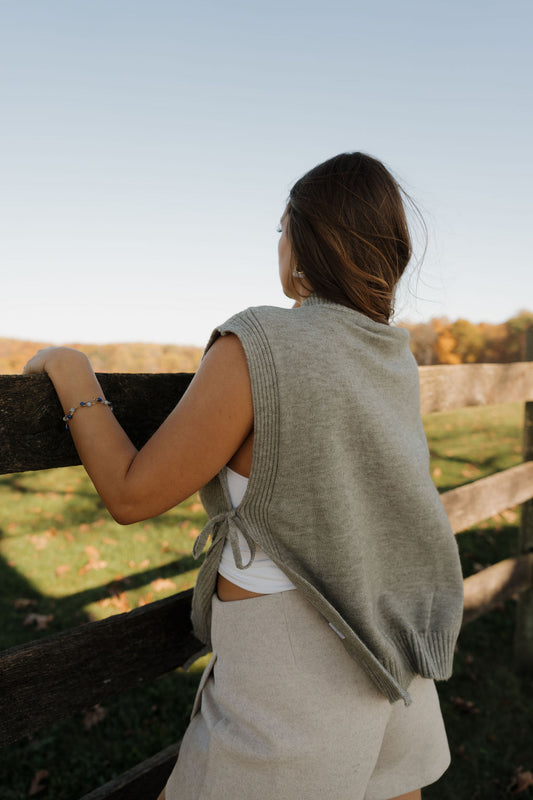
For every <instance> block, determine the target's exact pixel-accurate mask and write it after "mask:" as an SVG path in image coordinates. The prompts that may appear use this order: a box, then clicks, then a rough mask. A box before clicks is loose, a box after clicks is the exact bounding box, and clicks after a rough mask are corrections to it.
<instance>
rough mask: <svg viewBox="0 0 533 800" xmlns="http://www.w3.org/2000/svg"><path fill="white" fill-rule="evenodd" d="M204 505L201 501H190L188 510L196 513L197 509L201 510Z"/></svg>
mask: <svg viewBox="0 0 533 800" xmlns="http://www.w3.org/2000/svg"><path fill="white" fill-rule="evenodd" d="M203 510H204V507H203V505H202V504H201V503H191V505H190V506H189V511H192V512H193V514H196V512H197V511H203Z"/></svg>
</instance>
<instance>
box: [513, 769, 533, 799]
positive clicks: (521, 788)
mask: <svg viewBox="0 0 533 800" xmlns="http://www.w3.org/2000/svg"><path fill="white" fill-rule="evenodd" d="M523 769H524V768H523V767H517V768H516V769H515V771H514V775H513V779H512V781H511V784H510V786H509V788H510V789H511V792H512V793H513V794H521V793H522V792H525V791H526V789H529V787H530V786H533V772H529V770H527V771H525V772H524V771H523Z"/></svg>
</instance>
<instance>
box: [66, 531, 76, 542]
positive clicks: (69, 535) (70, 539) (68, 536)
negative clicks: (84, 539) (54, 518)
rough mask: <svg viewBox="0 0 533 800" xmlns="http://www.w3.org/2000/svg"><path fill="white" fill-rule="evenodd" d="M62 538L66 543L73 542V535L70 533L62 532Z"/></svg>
mask: <svg viewBox="0 0 533 800" xmlns="http://www.w3.org/2000/svg"><path fill="white" fill-rule="evenodd" d="M63 536H64V537H65V539H66V540H67V542H73V541H74V540H75V537H74V534H72V533H71V532H70V531H63Z"/></svg>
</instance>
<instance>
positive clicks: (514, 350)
mask: <svg viewBox="0 0 533 800" xmlns="http://www.w3.org/2000/svg"><path fill="white" fill-rule="evenodd" d="M399 324H400V325H401V327H403V328H407V330H408V331H409V332H410V334H411V340H410V343H411V350H412V352H413V355H414V357H415V359H416V361H417V363H418V365H419V366H428V365H431V364H480V363H496V364H502V363H509V362H512V361H523V360H524V359H525V339H526V331H527V330H528V328H530V327H532V326H533V313H532V312H531V311H520V312H519V313H518V314H517V315H516V316H514V317H512V318H511V319H509V320H507V322H502V323H499V324H491V323H488V322H480V323H478V324H474V323H472V322H469V321H468V320H466V319H458V320H455V322H451V321H450V320H449V319H448V318H447V317H438V318H435V319H431V320H430V321H429V322H420V323H417V324H412V323H409V322H400V323H399ZM46 346H47V344H46V343H45V342H31V341H22V340H19V339H1V338H0V374H2V375H16V374H20V373H21V372H22V368H23V367H24V364H25V363H26V362H27V361H28V360H29V359H30V358H31V357H32V356H33V355H34V354H35V353H36V352H37V350H39V349H40V348H42V347H46ZM69 347H75V348H76V349H78V350H82V351H83V352H84V353H86V354H87V355H88V356H89V358H90V359H91V362H92V364H93V366H94V369H95V370H96V372H195V371H196V370H197V369H198V365H199V363H200V360H201V357H202V353H203V350H202V348H201V347H194V346H192V345H190V346H189V345H174V344H146V343H137V342H136V343H132V344H100V345H99V344H71V345H69Z"/></svg>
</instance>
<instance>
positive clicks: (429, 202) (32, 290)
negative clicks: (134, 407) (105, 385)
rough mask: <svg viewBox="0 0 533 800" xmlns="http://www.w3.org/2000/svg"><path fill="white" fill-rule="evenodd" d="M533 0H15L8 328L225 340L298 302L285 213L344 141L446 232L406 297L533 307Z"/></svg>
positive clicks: (403, 314)
mask: <svg viewBox="0 0 533 800" xmlns="http://www.w3.org/2000/svg"><path fill="white" fill-rule="evenodd" d="M532 23H533V6H532V4H531V2H530V0H523V1H522V2H519V1H517V0H509V1H508V2H506V3H503V2H498V3H495V2H492V0H488V1H487V0H485V1H484V2H478V0H447V1H446V2H443V1H442V0H433V2H427V0H424V2H422V1H420V2H418V1H415V0H404V2H402V3H398V2H396V0H373V2H371V3H370V2H366V3H360V2H357V1H356V0H350V2H338V0H328V2H314V0H302V1H300V0H298V2H294V1H293V0H286V1H285V2H283V3H281V2H277V0H276V1H274V2H270V3H262V2H253V0H252V2H250V0H247V1H246V2H245V1H244V0H239V1H238V2H237V1H235V0H224V2H221V1H220V0H210V1H209V2H201V1H200V2H195V3H191V2H187V3H185V2H181V1H180V0H150V1H149V2H148V1H147V0H143V2H139V1H138V0H105V1H104V0H91V2H81V0H78V1H77V2H72V0H64V1H63V2H59V1H58V0H47V1H46V2H42V0H24V2H17V1H16V0H11V1H9V0H0V76H1V77H0V89H1V98H0V99H1V109H2V111H1V123H0V269H1V275H2V284H1V292H0V336H7V337H16V338H27V339H29V338H32V339H39V340H44V341H53V342H57V343H61V342H67V341H81V342H84V341H85V342H108V341H116V342H119V341H152V342H173V343H183V344H184V343H193V344H200V345H201V344H204V343H205V341H206V339H207V337H208V335H209V332H210V331H211V329H212V328H213V327H214V326H215V325H216V324H217V323H219V322H222V321H223V320H224V319H226V318H227V317H228V316H230V315H231V314H232V313H234V312H236V311H238V310H240V309H242V308H244V307H246V306H249V305H258V304H263V303H268V304H276V305H289V301H287V300H286V299H285V298H284V297H283V295H282V293H281V290H280V289H279V287H278V279H277V254H276V246H277V233H276V230H275V229H276V226H277V224H278V220H279V216H280V214H281V212H282V210H283V206H284V201H285V198H286V196H287V193H288V190H289V188H290V186H291V184H292V183H293V181H294V180H295V179H296V178H298V177H299V176H300V175H301V174H302V173H303V172H305V171H306V170H307V169H309V168H310V167H312V166H314V164H316V163H317V162H319V161H321V160H324V159H325V158H328V157H330V156H332V155H334V154H336V153H338V152H341V151H346V150H364V151H366V152H368V153H370V154H372V155H375V156H377V157H378V158H381V159H382V160H384V161H385V163H386V164H387V165H388V166H389V167H391V168H392V170H393V171H394V173H395V174H396V175H397V176H398V177H399V179H400V181H401V182H403V185H404V186H405V188H406V189H407V191H408V192H409V193H410V194H411V195H412V196H413V197H414V199H415V200H416V201H417V202H418V204H419V206H420V207H421V209H422V212H423V214H424V215H425V218H426V222H427V224H428V228H429V235H430V242H429V248H428V252H427V255H426V259H425V262H424V264H423V266H422V269H421V273H420V277H419V278H418V279H417V278H416V275H415V276H414V277H413V278H412V279H411V282H410V286H409V287H408V290H404V292H403V293H402V295H401V297H400V298H399V299H400V302H399V304H398V312H397V317H398V318H400V319H405V318H409V319H412V320H414V321H420V320H423V319H429V318H430V317H432V316H444V315H447V316H449V317H450V318H452V319H455V318H457V317H461V316H462V317H466V318H468V319H470V320H472V321H473V322H479V321H481V320H487V321H493V322H498V321H503V320H504V319H507V318H508V317H510V316H512V315H513V314H514V313H515V312H517V311H518V310H519V309H521V308H529V309H532V310H533V264H532V259H531V250H532V247H531V227H532V223H531V219H532V201H531V194H532V186H533V167H532V159H531V143H532V142H533V125H532V117H533V113H532V104H531V100H532V98H531V75H532V74H533V63H532V61H533V58H532V55H531V53H532V48H531V30H532Z"/></svg>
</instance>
